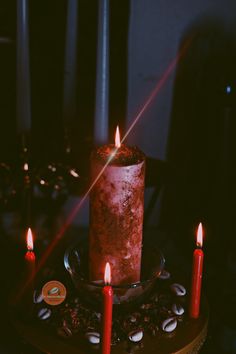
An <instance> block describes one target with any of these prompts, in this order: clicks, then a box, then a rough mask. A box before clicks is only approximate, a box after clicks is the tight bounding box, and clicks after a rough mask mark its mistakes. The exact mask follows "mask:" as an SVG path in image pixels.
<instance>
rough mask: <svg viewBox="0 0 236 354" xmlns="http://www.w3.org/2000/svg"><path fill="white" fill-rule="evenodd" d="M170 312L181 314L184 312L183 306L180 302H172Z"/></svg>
mask: <svg viewBox="0 0 236 354" xmlns="http://www.w3.org/2000/svg"><path fill="white" fill-rule="evenodd" d="M172 312H173V313H174V314H175V315H177V316H181V315H183V314H184V308H183V307H182V306H181V305H180V304H173V305H172Z"/></svg>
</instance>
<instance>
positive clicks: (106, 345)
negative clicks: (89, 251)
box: [102, 263, 113, 354]
mask: <svg viewBox="0 0 236 354" xmlns="http://www.w3.org/2000/svg"><path fill="white" fill-rule="evenodd" d="M104 282H105V284H106V285H105V286H104V288H103V291H102V294H103V332H102V354H110V352H111V332H112V303H113V290H112V287H111V285H110V283H111V268H110V264H109V263H106V267H105V274H104Z"/></svg>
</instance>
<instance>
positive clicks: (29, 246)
mask: <svg viewBox="0 0 236 354" xmlns="http://www.w3.org/2000/svg"><path fill="white" fill-rule="evenodd" d="M26 243H27V249H28V250H29V251H33V249H34V241H33V234H32V231H31V228H30V227H29V228H28V231H27V237H26Z"/></svg>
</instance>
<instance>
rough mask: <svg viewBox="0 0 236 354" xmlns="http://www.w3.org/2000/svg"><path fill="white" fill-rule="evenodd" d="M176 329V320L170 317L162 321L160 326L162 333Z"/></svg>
mask: <svg viewBox="0 0 236 354" xmlns="http://www.w3.org/2000/svg"><path fill="white" fill-rule="evenodd" d="M176 327H177V320H176V318H175V317H170V318H167V319H166V320H164V321H163V322H162V324H161V328H162V330H163V331H164V332H168V333H170V332H173V331H174V330H175V328H176Z"/></svg>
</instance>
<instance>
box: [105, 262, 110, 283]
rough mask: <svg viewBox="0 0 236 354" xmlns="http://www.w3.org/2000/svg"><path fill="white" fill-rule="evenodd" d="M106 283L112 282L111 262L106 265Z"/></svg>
mask: <svg viewBox="0 0 236 354" xmlns="http://www.w3.org/2000/svg"><path fill="white" fill-rule="evenodd" d="M104 283H105V284H111V267H110V263H109V262H107V263H106V266H105V273H104Z"/></svg>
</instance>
